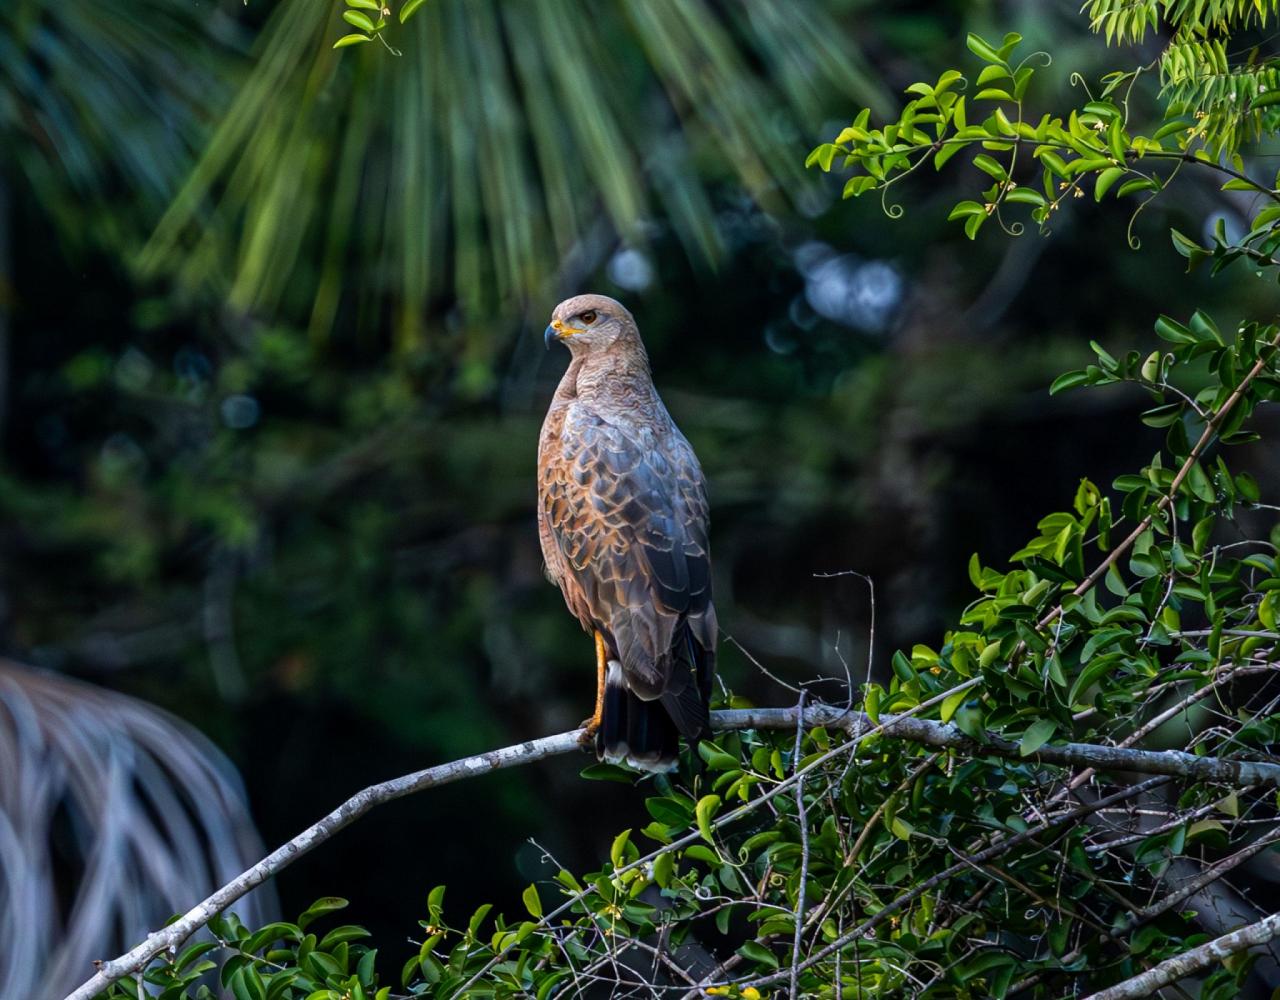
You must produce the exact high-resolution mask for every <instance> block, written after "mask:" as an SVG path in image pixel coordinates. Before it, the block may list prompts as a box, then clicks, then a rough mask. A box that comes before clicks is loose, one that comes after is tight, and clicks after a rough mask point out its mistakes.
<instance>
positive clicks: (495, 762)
mask: <svg viewBox="0 0 1280 1000" xmlns="http://www.w3.org/2000/svg"><path fill="white" fill-rule="evenodd" d="M971 683H972V682H971ZM803 711H804V718H803V722H801V719H800V717H799V714H798V709H797V708H795V707H792V708H749V709H734V710H731V711H721V712H713V713H712V718H711V725H712V728H713V729H716V730H721V731H723V730H741V729H793V728H795V727H796V726H797V725H799V724H802V725H805V726H824V727H826V728H828V729H842V730H844V731H846V732H849V733H854V734H856V733H859V732H861V733H867V731H868V730H870V729H873V728H875V726H876V723H874V722H872V721H871V720H870V719H868V717H867V716H865V715H863V714H862V713H860V712H856V711H850V710H845V709H841V708H837V707H834V706H829V705H810V706H807V707H805V708H804V710H803ZM879 725H881V726H883V731H882V733H881V735H882V736H883V737H885V738H890V739H900V740H905V741H908V742H912V743H920V744H923V745H925V746H931V747H941V748H949V749H955V750H959V751H961V752H962V753H965V754H968V755H970V756H975V757H982V756H996V757H1014V758H1018V757H1020V754H1019V751H1018V744H1017V743H1013V742H1011V741H1009V740H1005V739H1002V738H1000V737H997V736H994V735H990V734H988V736H987V739H986V741H985V742H981V743H980V742H979V741H977V740H975V739H973V738H972V737H970V736H966V735H965V734H964V733H962V732H961V731H960V730H959V729H957V728H956V727H955V726H952V725H946V724H944V723H941V722H937V721H930V720H928V719H919V718H915V717H913V716H908V715H902V716H889V715H885V716H882V717H881V718H880V723H879ZM580 735H581V730H576V731H574V732H569V733H559V734H557V735H555V736H544V737H542V738H541V739H536V740H530V741H528V742H526V743H520V744H516V745H515V746H509V747H504V748H502V749H501V750H491V751H489V752H487V753H482V754H477V755H476V756H474V757H464V758H463V759H462V760H455V761H453V762H451V763H448V764H441V765H439V766H437V767H430V768H427V769H426V770H424V771H417V772H415V773H413V774H407V775H404V776H403V777H400V778H393V779H391V780H390V781H384V782H382V783H381V784H377V785H371V786H369V787H368V788H366V789H364V790H363V791H361V792H357V793H356V794H355V795H353V796H352V797H351V798H349V799H348V800H347V801H346V802H344V803H343V804H342V805H340V806H339V807H338V808H337V809H335V810H333V812H331V813H329V815H327V816H325V817H324V818H323V819H321V820H319V821H318V822H316V823H314V824H312V825H311V826H309V827H307V829H305V830H303V831H302V833H300V834H298V835H297V836H296V837H294V838H293V839H292V840H290V841H289V842H288V843H287V844H284V845H283V846H281V847H279V848H277V849H276V850H274V851H272V852H271V853H270V854H269V855H267V856H266V857H265V858H263V859H262V860H261V861H259V862H258V863H257V864H256V865H254V866H253V867H252V868H250V869H249V870H248V871H245V872H243V873H241V874H240V875H239V876H237V877H236V878H235V879H233V880H232V881H230V882H228V883H227V884H226V885H224V886H223V887H222V888H221V889H219V890H218V891H217V892H215V893H213V894H212V895H211V896H209V897H208V898H207V899H205V900H204V901H202V902H201V903H198V904H197V905H196V906H194V907H192V908H191V909H190V910H188V911H187V912H186V913H184V914H183V915H182V916H181V917H179V918H178V919H177V920H175V921H174V922H173V923H171V924H169V925H168V926H167V927H165V928H163V929H162V930H159V931H156V932H155V933H154V934H152V935H151V936H150V937H148V938H147V939H146V940H145V941H143V942H142V943H141V944H139V945H138V946H137V947H135V948H133V949H132V950H130V951H129V952H127V953H126V954H124V955H121V956H120V957H119V958H115V959H112V960H111V961H109V962H102V963H100V964H99V965H98V970H97V972H96V973H95V974H94V975H93V977H92V978H90V979H89V980H87V981H86V982H85V983H83V984H82V985H81V986H80V987H78V988H77V989H76V990H75V991H74V992H72V993H70V994H68V995H67V997H66V1000H92V998H93V997H95V996H97V995H98V994H99V993H101V992H102V991H103V990H105V989H106V988H107V987H108V986H110V985H111V984H112V983H114V982H116V981H117V980H120V979H123V978H124V977H126V976H131V975H134V974H135V973H137V972H139V971H140V970H142V969H145V968H146V967H147V965H148V964H149V963H150V962H151V961H152V960H153V959H154V958H156V957H157V956H158V955H160V954H161V953H163V952H165V951H167V950H176V949H177V948H178V946H179V945H181V944H182V942H183V941H185V940H186V939H187V938H188V937H190V936H191V935H192V934H193V933H195V932H196V931H197V930H199V929H200V928H201V927H203V926H204V925H205V924H207V923H208V922H209V921H210V920H212V919H213V918H214V917H215V916H216V915H217V914H219V913H221V912H222V911H223V910H225V909H226V908H227V907H228V906H230V905H231V904H232V903H234V902H235V901H236V900H237V899H239V898H240V897H241V896H243V895H245V894H246V893H247V892H249V891H250V890H251V889H253V888H254V887H256V886H258V885H260V884H261V883H263V882H265V881H266V880H267V879H268V878H270V877H271V876H272V875H274V874H276V873H277V872H279V871H282V870H283V869H284V868H287V867H288V866H289V865H291V864H292V863H293V862H294V861H296V860H297V859H298V858H300V857H302V855H304V854H306V853H307V852H308V851H310V850H311V849H312V848H314V847H317V846H318V845H320V844H322V843H324V842H325V841H326V840H328V839H329V838H330V837H332V836H333V835H334V834H336V833H337V832H338V831H339V830H341V829H342V828H343V827H345V826H348V825H349V824H351V823H353V822H354V821H355V820H357V819H359V818H360V817H361V816H363V815H364V814H365V813H367V812H369V810H371V809H372V808H373V807H374V806H377V805H381V804H382V803H384V802H390V801H391V800H392V799H398V798H400V797H402V796H405V795H411V794H413V793H414V792H420V791H423V790H425V789H427V788H434V787H436V786H438V785H446V784H449V783H450V782H453V781H458V780H459V779H462V778H468V777H472V776H474V775H477V774H485V773H488V772H489V771H497V770H501V769H503V768H508V767H516V766H518V765H521V764H529V763H532V762H534V761H538V760H544V759H546V758H547V757H554V756H558V755H559V754H564V753H568V752H569V751H571V750H574V749H576V748H577V747H578V738H579V736H580ZM1033 757H1034V759H1036V760H1039V761H1041V762H1043V763H1046V764H1057V765H1063V766H1069V765H1071V766H1075V765H1085V766H1090V767H1095V768H1101V769H1107V770H1121V771H1133V772H1137V773H1139V774H1161V775H1174V776H1179V777H1187V778H1195V779H1198V780H1201V781H1212V782H1220V783H1222V784H1226V785H1231V786H1233V787H1237V788H1243V787H1246V786H1249V785H1265V786H1270V787H1275V788H1280V764H1268V763H1262V762H1257V761H1240V760H1224V759H1220V758H1216V757H1197V756H1195V755H1194V754H1189V753H1181V752H1178V751H1172V750H1167V751H1159V752H1157V751H1150V750H1124V749H1119V748H1116V747H1106V746H1096V745H1093V744H1087V743H1067V744H1064V745H1060V746H1049V745H1045V746H1042V747H1041V748H1040V749H1039V750H1037V751H1036V753H1035V754H1034V755H1033Z"/></svg>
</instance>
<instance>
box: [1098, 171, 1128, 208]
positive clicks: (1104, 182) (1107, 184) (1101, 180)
mask: <svg viewBox="0 0 1280 1000" xmlns="http://www.w3.org/2000/svg"><path fill="white" fill-rule="evenodd" d="M1128 172H1129V171H1128V170H1127V169H1126V168H1124V167H1108V168H1107V169H1106V170H1104V171H1102V173H1100V174H1099V175H1098V179H1097V180H1096V181H1094V182H1093V198H1094V201H1102V197H1103V195H1105V194H1106V193H1107V191H1108V190H1110V188H1111V185H1113V184H1114V183H1115V182H1116V181H1118V180H1119V179H1120V178H1121V177H1123V176H1124V175H1125V174H1127V173H1128Z"/></svg>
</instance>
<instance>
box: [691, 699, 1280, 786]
mask: <svg viewBox="0 0 1280 1000" xmlns="http://www.w3.org/2000/svg"><path fill="white" fill-rule="evenodd" d="M880 722H881V723H882V724H883V726H884V735H885V736H886V737H889V738H891V739H900V740H907V741H909V742H911V743H920V744H923V745H924V746H930V747H941V748H946V749H953V750H959V751H961V752H963V753H965V754H966V755H968V756H970V757H1012V758H1014V759H1023V758H1022V753H1021V751H1020V750H1019V748H1018V744H1017V743H1014V742H1013V741H1011V740H1006V739H1002V738H1001V737H999V736H994V735H992V734H990V733H988V734H987V738H986V741H985V742H979V741H978V740H976V739H974V738H973V737H972V736H966V735H965V734H964V733H962V732H961V731H960V730H959V729H958V728H957V727H956V726H953V725H947V724H944V723H941V722H937V721H935V720H930V719H917V718H914V717H906V716H904V717H901V718H896V717H894V716H890V715H884V716H881V718H880ZM805 723H806V724H807V725H810V726H825V727H826V728H828V729H843V730H844V731H845V732H849V733H853V732H855V731H858V728H859V727H861V729H862V731H864V732H865V731H866V730H867V729H868V728H870V727H871V726H872V725H874V723H873V722H871V721H870V720H869V719H868V718H867V717H866V716H864V715H863V714H862V713H860V712H856V711H845V710H844V709H841V708H837V707H834V706H831V705H812V706H810V707H809V708H806V709H805ZM795 724H796V710H795V709H794V708H745V709H734V710H732V711H725V712H714V713H712V719H711V726H712V728H713V729H791V728H792V727H794V726H795ZM1025 759H1027V760H1037V761H1040V762H1042V763H1045V764H1060V765H1062V766H1064V767H1075V766H1081V765H1083V766H1087V767H1093V768H1099V769H1103V770H1110V771H1133V772H1135V773H1138V774H1167V775H1170V776H1173V777H1181V778H1194V779H1196V780H1198V781H1212V782H1219V783H1221V784H1224V785H1231V786H1232V787H1234V788H1244V787H1246V786H1248V785H1255V784H1256V785H1265V786H1267V787H1270V788H1280V764H1270V763H1266V762H1263V761H1251V760H1227V759H1224V758H1221V757H1198V756H1196V755H1195V754H1191V753H1184V752H1182V751H1181V750H1129V749H1123V748H1120V747H1107V746H1099V745H1098V744H1094V743H1063V744H1059V745H1056V746H1050V745H1049V744H1045V745H1044V746H1042V747H1040V749H1038V750H1037V751H1036V752H1035V753H1033V754H1032V755H1031V756H1030V757H1028V758H1025Z"/></svg>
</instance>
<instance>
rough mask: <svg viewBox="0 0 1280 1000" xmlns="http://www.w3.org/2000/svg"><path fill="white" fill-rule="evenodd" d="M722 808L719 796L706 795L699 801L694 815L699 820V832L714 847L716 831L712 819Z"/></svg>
mask: <svg viewBox="0 0 1280 1000" xmlns="http://www.w3.org/2000/svg"><path fill="white" fill-rule="evenodd" d="M719 808H720V796H719V795H704V796H703V797H702V798H700V799H699V800H698V804H697V806H695V807H694V815H695V816H696V817H697V820H698V832H699V833H701V834H702V838H703V839H704V840H705V841H706V842H707V843H708V844H711V845H712V846H713V847H714V846H715V842H716V841H715V837H714V835H713V834H714V830H713V828H712V825H711V819H712V817H713V816H715V814H716V811H717V810H718V809H719Z"/></svg>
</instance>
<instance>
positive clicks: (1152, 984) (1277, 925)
mask: <svg viewBox="0 0 1280 1000" xmlns="http://www.w3.org/2000/svg"><path fill="white" fill-rule="evenodd" d="M1276 937H1280V913H1273V914H1271V916H1269V917H1263V918H1262V919H1261V920H1259V921H1258V922H1257V923H1256V924H1249V925H1248V926H1247V927H1241V928H1240V929H1239V930H1235V931H1232V932H1231V933H1230V934H1223V935H1222V937H1219V938H1214V939H1213V940H1212V941H1208V942H1206V943H1204V944H1202V945H1200V947H1198V948H1192V949H1191V950H1190V951H1185V952H1183V953H1182V954H1181V955H1174V956H1173V958H1169V959H1166V960H1165V961H1163V962H1161V963H1160V964H1159V965H1157V966H1156V967H1155V968H1152V969H1148V970H1147V971H1146V972H1144V973H1142V974H1141V975H1137V976H1134V977H1133V978H1132V979H1126V980H1125V981H1124V982H1122V983H1117V984H1116V985H1115V986H1109V987H1107V989H1105V990H1101V991H1100V992H1098V993H1095V994H1093V995H1092V996H1091V997H1089V998H1088V1000H1141V998H1142V997H1153V996H1155V995H1156V992H1157V991H1158V990H1160V989H1161V988H1162V987H1165V986H1169V985H1172V984H1173V983H1176V982H1177V981H1178V980H1179V979H1183V978H1185V977H1186V976H1189V975H1191V974H1192V973H1194V972H1199V971H1200V970H1201V969H1205V968H1208V967H1209V966H1210V965H1213V964H1215V963H1217V962H1221V961H1223V960H1225V959H1228V958H1230V957H1231V956H1232V955H1234V954H1236V953H1237V952H1241V951H1247V950H1248V949H1250V948H1254V947H1257V946H1258V945H1260V944H1266V943H1267V942H1268V941H1270V940H1272V939H1273V938H1276Z"/></svg>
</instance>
